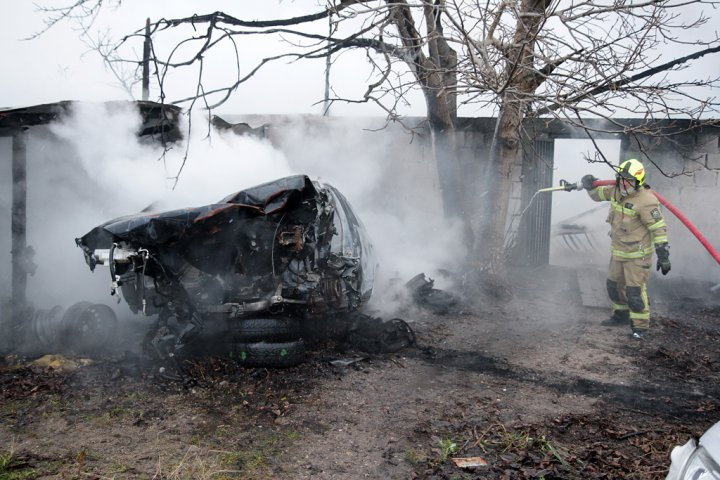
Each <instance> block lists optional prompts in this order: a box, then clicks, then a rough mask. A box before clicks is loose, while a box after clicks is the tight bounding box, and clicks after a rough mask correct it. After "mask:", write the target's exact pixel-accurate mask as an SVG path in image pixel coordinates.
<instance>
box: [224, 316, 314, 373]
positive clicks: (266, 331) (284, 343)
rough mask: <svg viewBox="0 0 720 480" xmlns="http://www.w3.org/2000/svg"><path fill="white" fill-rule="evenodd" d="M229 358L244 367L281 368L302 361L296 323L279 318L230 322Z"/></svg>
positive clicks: (297, 322) (303, 346)
mask: <svg viewBox="0 0 720 480" xmlns="http://www.w3.org/2000/svg"><path fill="white" fill-rule="evenodd" d="M232 325H233V326H232V327H231V335H232V337H233V338H232V340H233V342H232V343H233V347H232V349H231V352H230V354H231V356H232V358H234V359H235V360H236V361H237V362H238V363H240V364H241V365H243V366H246V367H267V368H284V367H292V366H294V365H298V364H300V363H302V362H304V361H305V342H304V341H303V339H302V330H301V325H300V321H299V320H296V319H293V318H289V317H281V316H271V317H257V318H244V319H240V320H238V321H237V322H233V324H232Z"/></svg>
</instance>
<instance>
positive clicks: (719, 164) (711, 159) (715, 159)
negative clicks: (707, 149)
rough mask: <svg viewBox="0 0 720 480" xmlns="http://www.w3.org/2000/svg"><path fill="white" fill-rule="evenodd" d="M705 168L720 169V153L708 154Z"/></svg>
mask: <svg viewBox="0 0 720 480" xmlns="http://www.w3.org/2000/svg"><path fill="white" fill-rule="evenodd" d="M705 166H706V167H707V168H716V169H720V153H708V155H707V160H706V163H705Z"/></svg>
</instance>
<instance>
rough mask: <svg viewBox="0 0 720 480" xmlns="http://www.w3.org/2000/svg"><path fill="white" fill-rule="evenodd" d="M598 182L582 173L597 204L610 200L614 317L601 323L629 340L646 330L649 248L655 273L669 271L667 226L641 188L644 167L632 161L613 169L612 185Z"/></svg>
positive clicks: (610, 282)
mask: <svg viewBox="0 0 720 480" xmlns="http://www.w3.org/2000/svg"><path fill="white" fill-rule="evenodd" d="M596 180H597V178H595V177H593V176H592V175H585V176H584V177H583V178H582V180H581V183H582V186H583V188H584V189H585V190H587V192H588V195H590V198H592V199H593V200H594V201H596V202H601V201H609V202H610V212H609V214H608V218H607V222H608V223H609V224H610V238H611V246H610V248H611V251H612V255H611V257H610V268H609V271H608V278H607V291H608V296H609V297H610V300H611V301H612V303H613V313H612V316H611V317H610V318H609V319H607V320H604V321H603V322H601V324H602V325H611V326H612V325H628V324H630V326H631V327H632V336H633V337H634V338H636V339H642V338H643V336H644V335H645V334H646V333H647V331H648V329H649V328H650V304H649V302H648V296H647V281H648V278H649V277H650V268H651V265H652V254H653V250H654V251H655V253H656V255H657V265H656V269H657V270H659V271H661V272H662V274H663V275H667V273H668V272H669V271H670V246H669V245H668V235H667V225H666V224H665V219H664V218H663V215H662V212H661V211H660V204H659V202H658V199H657V197H655V195H653V193H652V192H651V191H650V186H649V185H646V184H645V168H644V167H643V164H642V163H641V162H640V161H638V160H636V159H634V158H632V159H629V160H626V161H624V162H622V163H621V164H620V166H619V167H617V174H616V177H615V185H614V186H613V185H610V186H602V187H595V186H593V182H595V181H596Z"/></svg>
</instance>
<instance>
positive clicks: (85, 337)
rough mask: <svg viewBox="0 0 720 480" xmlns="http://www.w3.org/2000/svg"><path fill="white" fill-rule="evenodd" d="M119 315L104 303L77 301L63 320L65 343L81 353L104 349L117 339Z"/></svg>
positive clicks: (62, 329)
mask: <svg viewBox="0 0 720 480" xmlns="http://www.w3.org/2000/svg"><path fill="white" fill-rule="evenodd" d="M117 323H118V321H117V316H116V315H115V312H114V311H113V310H112V308H110V307H109V306H107V305H104V304H102V303H95V304H92V303H90V302H77V303H75V304H74V305H72V306H71V307H70V308H68V309H67V310H66V311H65V314H64V315H63V318H62V321H61V325H62V326H61V331H60V338H61V339H62V343H63V345H64V346H65V347H66V348H68V349H70V350H72V351H74V352H76V353H80V354H90V353H94V352H99V351H102V350H104V349H105V348H106V347H107V345H108V344H109V343H110V342H111V341H112V340H114V339H115V332H116V330H117Z"/></svg>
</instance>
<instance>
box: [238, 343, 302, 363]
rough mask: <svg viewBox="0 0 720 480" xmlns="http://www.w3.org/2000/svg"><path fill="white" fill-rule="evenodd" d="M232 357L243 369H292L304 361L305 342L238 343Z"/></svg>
mask: <svg viewBox="0 0 720 480" xmlns="http://www.w3.org/2000/svg"><path fill="white" fill-rule="evenodd" d="M232 357H233V358H234V359H235V360H236V361H237V362H238V363H239V364H240V365H243V366H245V367H266V368H285V367H292V366H294V365H298V364H300V363H302V362H304V361H305V342H303V341H302V340H296V341H294V342H277V343H265V342H261V343H238V344H237V345H236V346H235V348H234V349H233V352H232Z"/></svg>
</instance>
